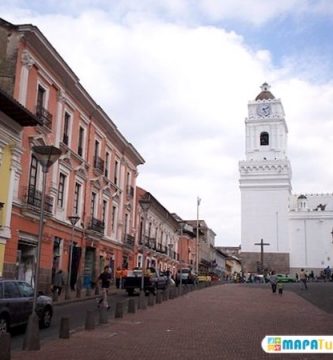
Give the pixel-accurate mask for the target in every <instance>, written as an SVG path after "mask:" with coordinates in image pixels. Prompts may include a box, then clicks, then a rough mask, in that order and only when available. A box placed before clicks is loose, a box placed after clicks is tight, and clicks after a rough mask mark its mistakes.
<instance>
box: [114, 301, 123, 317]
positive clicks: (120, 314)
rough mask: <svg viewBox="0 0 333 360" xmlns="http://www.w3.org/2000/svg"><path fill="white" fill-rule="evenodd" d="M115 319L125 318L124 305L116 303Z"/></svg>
mask: <svg viewBox="0 0 333 360" xmlns="http://www.w3.org/2000/svg"><path fill="white" fill-rule="evenodd" d="M114 317H115V318H122V317H123V303H121V302H117V303H116V311H115V313H114Z"/></svg>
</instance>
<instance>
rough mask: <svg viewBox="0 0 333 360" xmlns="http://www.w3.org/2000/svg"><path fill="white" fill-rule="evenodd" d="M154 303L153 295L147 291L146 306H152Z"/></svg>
mask: <svg viewBox="0 0 333 360" xmlns="http://www.w3.org/2000/svg"><path fill="white" fill-rule="evenodd" d="M154 305H155V296H154V294H152V293H149V295H148V306H154Z"/></svg>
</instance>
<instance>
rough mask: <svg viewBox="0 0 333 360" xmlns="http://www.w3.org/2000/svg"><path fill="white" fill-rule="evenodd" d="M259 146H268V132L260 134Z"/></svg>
mask: <svg viewBox="0 0 333 360" xmlns="http://www.w3.org/2000/svg"><path fill="white" fill-rule="evenodd" d="M260 145H263V146H265V145H269V135H268V132H266V131H265V132H262V133H261V134H260Z"/></svg>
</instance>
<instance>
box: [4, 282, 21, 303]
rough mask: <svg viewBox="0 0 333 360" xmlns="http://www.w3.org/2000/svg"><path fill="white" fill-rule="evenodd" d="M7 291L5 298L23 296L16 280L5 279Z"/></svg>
mask: <svg viewBox="0 0 333 360" xmlns="http://www.w3.org/2000/svg"><path fill="white" fill-rule="evenodd" d="M4 284H5V291H4V298H5V299H10V298H18V297H21V295H20V292H19V289H18V287H17V286H16V283H15V282H12V281H5V282H4Z"/></svg>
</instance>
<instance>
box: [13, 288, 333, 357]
mask: <svg viewBox="0 0 333 360" xmlns="http://www.w3.org/2000/svg"><path fill="white" fill-rule="evenodd" d="M332 323H333V315H332V314H328V313H326V312H324V311H323V310H321V309H319V308H317V307H316V306H314V305H312V304H311V303H309V302H308V301H306V300H304V299H303V298H302V297H300V296H298V295H297V294H296V293H295V292H293V291H285V292H284V294H283V295H282V296H279V295H273V294H272V293H271V291H270V288H269V287H267V286H264V287H262V288H258V287H251V286H244V285H243V284H226V285H221V286H219V285H218V286H212V287H208V288H205V289H202V290H198V291H193V292H190V293H188V294H186V295H184V296H182V297H178V298H176V299H173V300H168V301H166V302H163V303H162V304H155V305H154V306H151V307H148V309H147V310H138V311H137V312H136V313H135V314H128V315H126V316H125V317H123V318H122V319H116V320H112V321H110V322H109V323H108V324H105V325H101V326H97V327H96V329H95V330H92V331H80V332H77V333H75V334H73V335H72V336H71V338H70V339H67V340H66V339H58V340H54V341H49V342H47V343H44V344H43V343H42V348H41V350H40V351H37V352H23V351H20V352H13V353H12V360H23V359H24V360H30V359H31V360H32V359H47V360H53V359H57V360H58V359H66V360H67V359H68V360H69V359H73V360H74V359H75V360H76V359H77V360H85V359H93V360H99V359H103V360H105V359H108V360H112V359H117V360H120V359H121V360H129V359H131V360H132V359H136V360H141V359H155V358H158V359H159V360H167V359H170V360H171V359H182V360H185V359H191V360H194V359H198V360H201V359H228V360H229V359H265V358H269V357H270V358H272V357H273V358H274V359H286V358H288V359H321V358H325V359H329V358H331V356H332V355H324V354H317V355H309V354H298V355H290V354H281V355H276V354H274V355H273V354H266V353H264V352H263V351H262V349H261V341H262V339H263V338H264V336H265V335H329V334H332Z"/></svg>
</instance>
